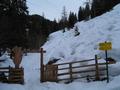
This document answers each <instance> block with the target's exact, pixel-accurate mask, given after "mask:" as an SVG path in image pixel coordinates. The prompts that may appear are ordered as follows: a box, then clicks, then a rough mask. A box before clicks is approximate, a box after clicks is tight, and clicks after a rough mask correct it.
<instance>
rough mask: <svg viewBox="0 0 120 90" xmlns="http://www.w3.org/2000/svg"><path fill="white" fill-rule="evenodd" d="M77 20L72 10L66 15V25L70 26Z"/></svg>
mask: <svg viewBox="0 0 120 90" xmlns="http://www.w3.org/2000/svg"><path fill="white" fill-rule="evenodd" d="M76 22H77V16H76V14H74V13H73V12H70V14H69V17H68V27H69V28H72V27H73V26H74V24H75V23H76Z"/></svg>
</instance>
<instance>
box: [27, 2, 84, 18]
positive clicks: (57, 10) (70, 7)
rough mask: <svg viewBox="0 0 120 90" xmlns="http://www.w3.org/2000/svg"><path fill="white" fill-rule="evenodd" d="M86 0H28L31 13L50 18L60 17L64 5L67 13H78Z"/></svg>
mask: <svg viewBox="0 0 120 90" xmlns="http://www.w3.org/2000/svg"><path fill="white" fill-rule="evenodd" d="M85 1H86V0H27V6H28V10H29V14H30V15H31V14H39V15H43V13H44V16H45V17H46V18H47V19H50V20H54V19H57V20H58V19H60V18H61V16H62V10H63V7H64V6H65V7H66V11H67V14H69V12H70V11H72V12H75V13H77V12H78V9H79V7H80V6H81V5H84V4H85V3H83V2H85Z"/></svg>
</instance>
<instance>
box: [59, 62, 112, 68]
mask: <svg viewBox="0 0 120 90" xmlns="http://www.w3.org/2000/svg"><path fill="white" fill-rule="evenodd" d="M108 64H114V62H108ZM98 65H106V63H98ZM93 66H95V64H90V65H83V66H74V67H72V69H75V68H82V67H93ZM65 69H69V67H66V68H58V70H65Z"/></svg>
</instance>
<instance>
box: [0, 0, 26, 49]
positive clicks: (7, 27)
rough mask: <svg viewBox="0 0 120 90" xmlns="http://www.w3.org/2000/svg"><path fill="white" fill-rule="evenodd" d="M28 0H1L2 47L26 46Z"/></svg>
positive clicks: (0, 44) (0, 43)
mask: <svg viewBox="0 0 120 90" xmlns="http://www.w3.org/2000/svg"><path fill="white" fill-rule="evenodd" d="M27 14H28V11H27V6H26V0H0V32H1V33H0V41H1V42H0V47H10V48H11V47H14V46H16V45H17V46H23V47H26V45H27V44H26V43H25V42H26V38H25V29H26V22H27V20H26V17H27Z"/></svg>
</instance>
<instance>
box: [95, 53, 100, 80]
mask: <svg viewBox="0 0 120 90" xmlns="http://www.w3.org/2000/svg"><path fill="white" fill-rule="evenodd" d="M95 68H96V71H95V80H100V76H99V67H98V59H97V55H95Z"/></svg>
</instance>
